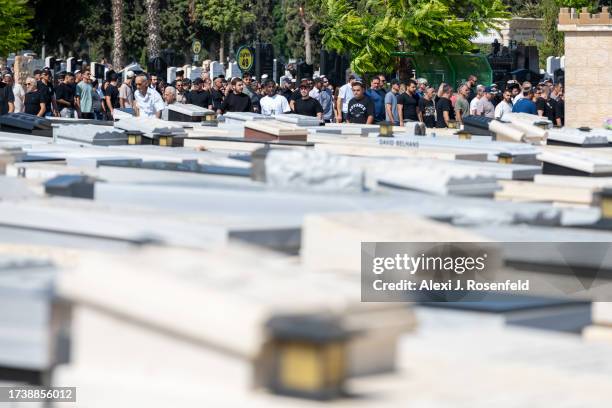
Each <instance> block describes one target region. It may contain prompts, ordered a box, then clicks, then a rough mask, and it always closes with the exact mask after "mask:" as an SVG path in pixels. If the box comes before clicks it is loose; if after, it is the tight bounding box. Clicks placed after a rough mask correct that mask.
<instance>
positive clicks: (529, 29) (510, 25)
mask: <svg viewBox="0 0 612 408" xmlns="http://www.w3.org/2000/svg"><path fill="white" fill-rule="evenodd" d="M493 40H497V41H499V43H500V44H501V45H502V46H505V47H508V46H510V41H516V43H521V42H522V43H523V44H529V43H531V42H533V41H535V42H536V43H541V42H542V41H544V35H543V34H542V19H541V18H521V17H513V18H512V19H510V20H507V21H504V22H503V23H502V24H501V26H500V28H499V30H489V31H488V32H487V33H486V34H479V35H478V36H477V37H476V38H474V39H472V42H474V43H477V44H491V43H492V42H493Z"/></svg>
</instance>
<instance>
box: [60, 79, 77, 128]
mask: <svg viewBox="0 0 612 408" xmlns="http://www.w3.org/2000/svg"><path fill="white" fill-rule="evenodd" d="M59 79H60V83H59V85H58V86H57V88H56V89H55V98H56V100H57V107H58V110H59V112H60V116H61V117H63V118H73V117H74V94H75V88H74V87H73V84H74V74H73V73H72V72H68V73H66V74H65V75H60V77H59Z"/></svg>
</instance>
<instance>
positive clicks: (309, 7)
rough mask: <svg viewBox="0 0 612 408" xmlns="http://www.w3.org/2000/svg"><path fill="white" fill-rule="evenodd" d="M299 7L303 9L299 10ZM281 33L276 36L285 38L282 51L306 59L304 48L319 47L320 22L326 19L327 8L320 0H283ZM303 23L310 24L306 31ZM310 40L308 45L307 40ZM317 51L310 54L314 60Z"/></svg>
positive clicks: (316, 48)
mask: <svg viewBox="0 0 612 408" xmlns="http://www.w3.org/2000/svg"><path fill="white" fill-rule="evenodd" d="M300 9H301V10H302V11H303V17H304V18H302V13H301V12H300ZM280 11H281V22H280V23H281V24H283V25H282V26H280V30H282V33H281V34H280V35H279V34H277V38H278V37H280V38H281V39H284V40H285V45H286V46H285V47H284V53H285V54H286V56H287V57H292V58H296V59H304V60H306V59H308V58H307V55H306V50H307V49H309V48H310V50H311V52H312V50H318V49H320V48H321V36H322V35H321V33H320V29H321V24H322V23H323V22H324V21H325V20H326V17H325V16H326V12H327V8H326V7H324V4H323V1H322V0H283V1H282V3H281V10H280ZM305 23H306V24H307V25H310V27H309V29H308V31H307V30H306V27H305ZM308 39H309V40H310V47H308V45H307V44H306V43H307V40H308ZM316 57H317V53H314V55H312V56H311V59H312V60H313V61H314V62H316V60H317V58H316Z"/></svg>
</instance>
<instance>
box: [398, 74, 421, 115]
mask: <svg viewBox="0 0 612 408" xmlns="http://www.w3.org/2000/svg"><path fill="white" fill-rule="evenodd" d="M416 89H417V84H416V81H415V80H414V79H409V80H408V84H407V85H406V92H404V93H403V94H401V95H399V96H398V97H397V114H398V115H399V118H400V126H404V122H408V121H414V122H418V120H419V108H418V106H419V105H418V103H419V102H418V99H417V95H416Z"/></svg>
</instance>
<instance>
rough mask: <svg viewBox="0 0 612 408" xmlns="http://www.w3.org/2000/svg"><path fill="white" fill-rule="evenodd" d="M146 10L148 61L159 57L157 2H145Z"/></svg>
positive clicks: (159, 39)
mask: <svg viewBox="0 0 612 408" xmlns="http://www.w3.org/2000/svg"><path fill="white" fill-rule="evenodd" d="M145 6H146V8H147V31H148V33H149V41H148V42H147V51H148V52H149V59H151V58H156V57H159V49H160V48H161V38H160V35H159V31H160V30H159V0H145Z"/></svg>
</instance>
